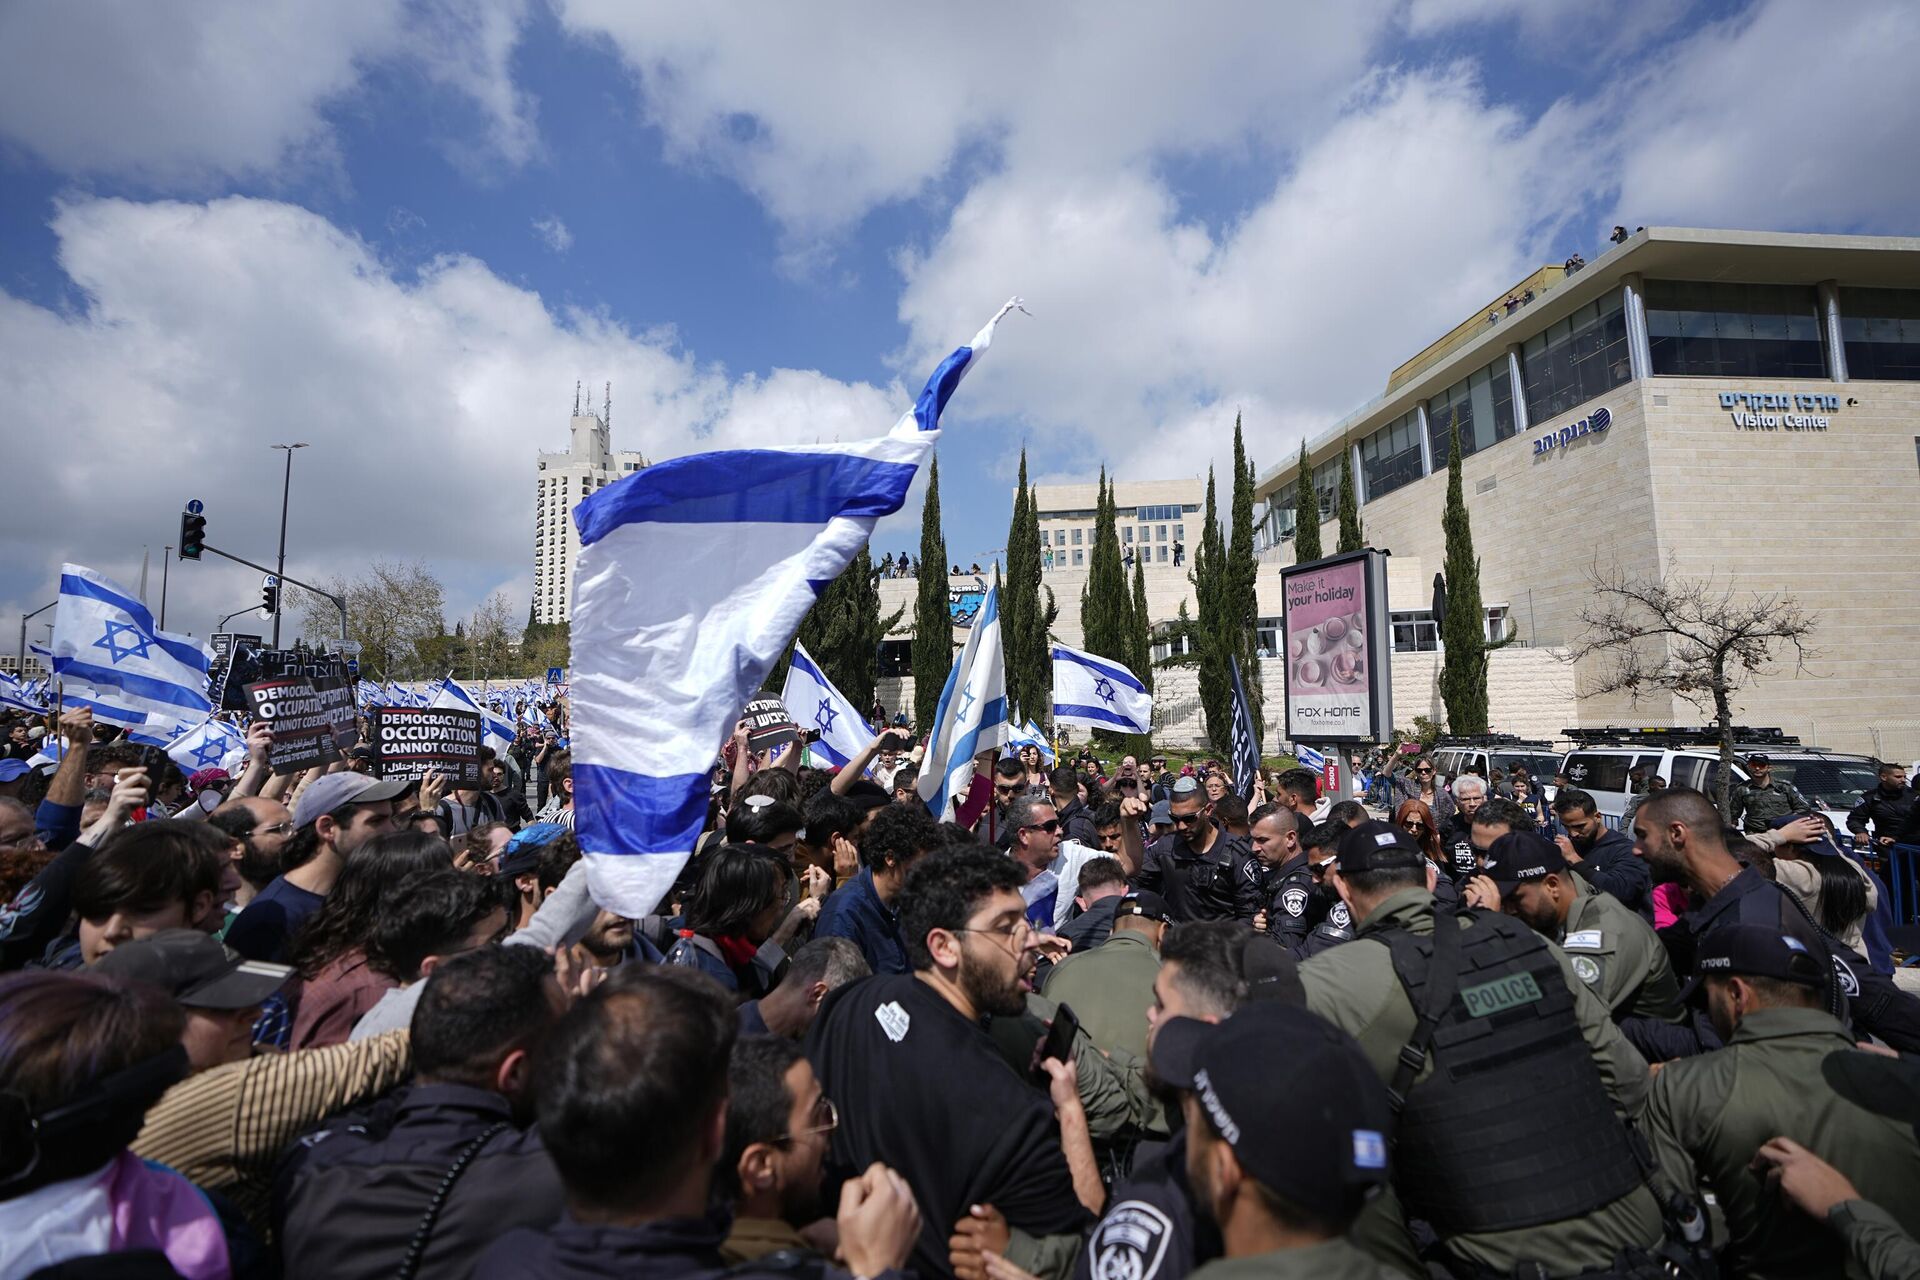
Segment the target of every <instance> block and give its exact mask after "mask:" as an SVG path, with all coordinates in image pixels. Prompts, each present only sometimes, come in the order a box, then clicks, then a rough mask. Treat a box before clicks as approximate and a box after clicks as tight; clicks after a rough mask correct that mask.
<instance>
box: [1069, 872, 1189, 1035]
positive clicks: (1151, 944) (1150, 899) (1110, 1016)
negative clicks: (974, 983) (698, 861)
mask: <svg viewBox="0 0 1920 1280" xmlns="http://www.w3.org/2000/svg"><path fill="white" fill-rule="evenodd" d="M1166 931H1167V904H1166V901H1165V900H1164V899H1163V898H1161V896H1160V895H1159V894H1157V893H1154V892H1152V891H1151V890H1145V889H1136V890H1134V891H1133V892H1132V893H1129V894H1126V895H1125V896H1123V897H1121V898H1120V899H1119V900H1118V902H1117V905H1116V906H1115V907H1114V909H1113V932H1112V933H1111V934H1110V935H1108V937H1107V940H1106V941H1105V942H1103V943H1101V944H1100V945H1099V946H1097V947H1095V948H1094V949H1093V950H1091V951H1083V952H1079V953H1077V954H1075V955H1070V956H1068V957H1067V958H1066V959H1065V960H1062V961H1060V963H1059V964H1057V965H1055V966H1054V968H1053V972H1052V973H1050V974H1048V975H1047V985H1046V997H1047V999H1049V1000H1052V1001H1053V1002H1054V1003H1056V1004H1064V1005H1066V1006H1067V1007H1069V1008H1071V1009H1072V1010H1073V1012H1074V1015H1075V1016H1076V1017H1077V1018H1079V1020H1080V1025H1081V1026H1082V1027H1084V1028H1086V1031H1087V1034H1088V1035H1089V1036H1091V1037H1092V1038H1093V1043H1094V1044H1095V1045H1096V1046H1097V1047H1098V1048H1100V1049H1101V1050H1102V1051H1104V1052H1106V1053H1107V1054H1108V1055H1109V1056H1111V1054H1112V1051H1113V1050H1115V1049H1124V1050H1126V1051H1127V1052H1128V1053H1130V1054H1132V1055H1133V1056H1134V1057H1136V1058H1145V1057H1146V1056H1147V1008H1148V1006H1150V1005H1151V1004H1152V1003H1153V980H1154V978H1155V977H1156V976H1157V975H1158V974H1159V972H1160V939H1161V937H1162V936H1163V935H1164V934H1165V933H1166Z"/></svg>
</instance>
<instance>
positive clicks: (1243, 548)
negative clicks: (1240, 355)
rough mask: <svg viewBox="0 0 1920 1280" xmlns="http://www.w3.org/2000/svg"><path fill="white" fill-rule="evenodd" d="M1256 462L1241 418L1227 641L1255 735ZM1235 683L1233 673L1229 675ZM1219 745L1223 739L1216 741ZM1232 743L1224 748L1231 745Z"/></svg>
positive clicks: (1258, 705) (1258, 720)
mask: <svg viewBox="0 0 1920 1280" xmlns="http://www.w3.org/2000/svg"><path fill="white" fill-rule="evenodd" d="M1253 486H1254V476H1253V459H1251V458H1249V457H1248V456H1247V450H1246V445H1245V443H1244V441H1243V439H1242V437H1241V433H1240V418H1239V415H1238V414H1236V415H1235V416H1234V419H1233V517H1232V518H1233V526H1232V534H1233V540H1232V542H1231V543H1230V544H1229V545H1228V549H1227V581H1226V603H1227V612H1226V620H1225V621H1226V626H1227V627H1228V629H1229V630H1228V632H1227V636H1226V639H1227V640H1228V642H1229V646H1230V649H1229V651H1230V652H1231V653H1232V654H1233V656H1234V657H1236V658H1238V659H1239V661H1240V674H1241V676H1242V677H1243V678H1244V683H1245V684H1246V687H1247V702H1248V704H1249V706H1248V709H1249V710H1250V711H1252V712H1253V726H1254V732H1255V734H1256V737H1257V735H1258V734H1259V733H1260V732H1262V729H1261V726H1262V723H1263V720H1264V716H1263V711H1262V700H1261V689H1260V675H1259V673H1260V667H1259V664H1258V649H1259V647H1260V644H1259V640H1260V598H1259V594H1258V588H1259V581H1260V562H1259V560H1258V559H1257V558H1256V557H1255V555H1254V550H1253ZM1228 678H1229V680H1231V678H1232V672H1231V671H1229V672H1228ZM1215 741H1216V742H1219V741H1220V740H1219V739H1217V738H1216V739H1215ZM1230 742H1231V739H1229V740H1228V742H1227V743H1222V745H1223V746H1224V745H1230Z"/></svg>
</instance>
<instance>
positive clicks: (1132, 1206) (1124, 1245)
mask: <svg viewBox="0 0 1920 1280" xmlns="http://www.w3.org/2000/svg"><path fill="white" fill-rule="evenodd" d="M1172 1236H1173V1223H1172V1222H1171V1221H1169V1220H1168V1218H1167V1215H1166V1214H1164V1213H1162V1212H1160V1210H1158V1209H1156V1208H1155V1207H1154V1206H1152V1205H1150V1204H1147V1203H1146V1202H1145V1201H1141V1200H1122V1201H1121V1202H1120V1203H1119V1204H1117V1205H1114V1206H1113V1207H1112V1208H1111V1209H1109V1210H1107V1216H1106V1217H1105V1218H1102V1219H1101V1220H1100V1225H1099V1226H1098V1227H1095V1228H1094V1231H1093V1239H1092V1240H1091V1241H1090V1242H1089V1243H1088V1246H1087V1247H1088V1249H1089V1250H1090V1252H1091V1254H1092V1257H1093V1266H1092V1271H1093V1280H1153V1277H1154V1276H1155V1275H1156V1274H1158V1273H1159V1270H1160V1264H1161V1262H1163V1261H1164V1260H1165V1259H1166V1256H1167V1242H1168V1241H1169V1240H1170V1239H1171V1238H1172Z"/></svg>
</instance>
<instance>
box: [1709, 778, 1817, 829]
mask: <svg viewBox="0 0 1920 1280" xmlns="http://www.w3.org/2000/svg"><path fill="white" fill-rule="evenodd" d="M1727 800H1728V802H1729V803H1730V804H1731V805H1732V806H1733V815H1734V821H1736V822H1738V823H1739V824H1740V829H1741V830H1742V831H1745V832H1748V833H1752V832H1755V831H1765V830H1767V828H1769V827H1771V826H1772V825H1773V820H1774V819H1775V818H1784V817H1786V816H1787V815H1788V814H1790V813H1812V812H1813V806H1812V805H1810V804H1808V803H1807V798H1806V797H1805V796H1803V795H1801V794H1800V789H1799V788H1798V787H1796V786H1794V785H1793V784H1792V783H1791V782H1782V781H1780V779H1778V778H1775V779H1773V780H1772V781H1770V782H1768V783H1767V785H1766V786H1764V787H1761V786H1756V785H1754V783H1753V782H1751V781H1748V782H1736V783H1734V784H1733V790H1732V791H1731V792H1730V793H1729V794H1728V796H1727Z"/></svg>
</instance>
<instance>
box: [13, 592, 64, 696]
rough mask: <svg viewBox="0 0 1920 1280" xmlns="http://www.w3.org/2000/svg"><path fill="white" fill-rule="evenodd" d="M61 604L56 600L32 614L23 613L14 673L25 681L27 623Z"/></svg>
mask: <svg viewBox="0 0 1920 1280" xmlns="http://www.w3.org/2000/svg"><path fill="white" fill-rule="evenodd" d="M59 603H60V601H59V600H57V599H56V600H53V601H51V602H50V603H47V604H43V605H41V606H40V607H39V608H38V609H35V610H34V611H33V612H32V613H23V614H21V615H20V654H19V656H18V657H17V658H15V659H14V668H13V672H14V674H15V675H17V676H19V677H20V678H21V679H23V680H24V679H25V678H26V675H27V622H28V620H29V619H32V618H37V617H39V616H40V615H41V614H43V613H45V612H46V611H47V610H49V609H51V608H53V606H54V605H57V604H59Z"/></svg>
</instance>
